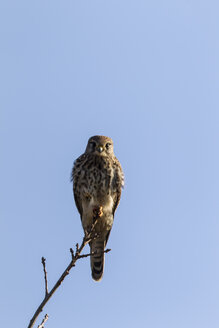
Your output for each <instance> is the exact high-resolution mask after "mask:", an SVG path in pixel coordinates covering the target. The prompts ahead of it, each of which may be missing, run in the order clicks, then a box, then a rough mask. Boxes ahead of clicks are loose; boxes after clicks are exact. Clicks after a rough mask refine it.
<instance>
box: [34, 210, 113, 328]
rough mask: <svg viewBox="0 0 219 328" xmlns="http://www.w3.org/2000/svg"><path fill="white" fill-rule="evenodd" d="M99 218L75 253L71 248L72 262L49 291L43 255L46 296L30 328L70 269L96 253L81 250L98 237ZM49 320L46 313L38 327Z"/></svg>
mask: <svg viewBox="0 0 219 328" xmlns="http://www.w3.org/2000/svg"><path fill="white" fill-rule="evenodd" d="M98 219H99V216H96V217H94V223H93V225H92V227H91V229H90V231H89V232H86V233H85V235H84V238H83V240H82V243H81V245H80V247H79V245H78V244H76V251H75V253H74V251H73V249H72V248H70V253H71V262H70V263H69V265H68V266H67V268H66V269H65V270H64V272H63V273H62V275H61V276H60V278H59V279H58V280H57V282H56V283H55V285H54V286H53V288H52V289H51V290H50V291H48V281H47V271H46V260H45V258H44V257H42V264H43V271H44V281H45V297H44V299H43V300H42V302H41V303H40V305H39V306H38V308H37V310H36V312H35V313H34V315H33V317H32V319H31V320H30V323H29V325H28V328H32V327H33V326H34V324H35V322H36V319H37V318H38V316H39V314H40V313H41V312H42V311H43V308H44V306H45V305H46V303H47V302H48V301H49V299H50V298H51V297H52V295H53V294H54V293H55V291H56V290H57V288H58V287H59V286H60V285H61V283H62V282H63V280H64V279H65V277H66V276H67V275H68V274H69V271H70V270H71V269H72V268H73V267H74V266H75V263H76V261H77V260H79V259H81V258H84V257H88V256H92V255H94V254H95V253H89V254H83V255H81V252H82V251H83V249H84V247H85V246H86V245H87V244H88V243H89V242H90V241H91V240H92V239H95V238H96V237H97V235H96V234H95V233H94V228H95V225H96V223H97V221H98ZM109 251H110V249H106V250H105V251H103V252H104V253H108V252H109ZM47 320H48V315H46V316H45V317H44V319H43V321H42V323H41V324H40V325H39V326H38V328H43V327H44V323H45V322H46V321H47Z"/></svg>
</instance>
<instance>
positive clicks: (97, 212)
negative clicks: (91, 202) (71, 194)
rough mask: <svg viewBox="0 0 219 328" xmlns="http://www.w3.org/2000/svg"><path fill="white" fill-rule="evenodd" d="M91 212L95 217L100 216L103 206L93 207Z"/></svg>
mask: <svg viewBox="0 0 219 328" xmlns="http://www.w3.org/2000/svg"><path fill="white" fill-rule="evenodd" d="M93 213H94V216H95V217H99V218H101V216H102V215H103V207H102V206H98V207H95V208H94V209H93Z"/></svg>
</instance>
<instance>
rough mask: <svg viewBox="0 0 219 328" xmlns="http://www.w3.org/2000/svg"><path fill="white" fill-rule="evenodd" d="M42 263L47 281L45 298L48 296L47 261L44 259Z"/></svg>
mask: <svg viewBox="0 0 219 328" xmlns="http://www.w3.org/2000/svg"><path fill="white" fill-rule="evenodd" d="M41 262H42V264H43V271H44V280H45V296H46V295H47V294H48V280H47V272H46V259H45V257H42V259H41Z"/></svg>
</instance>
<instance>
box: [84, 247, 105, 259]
mask: <svg viewBox="0 0 219 328" xmlns="http://www.w3.org/2000/svg"><path fill="white" fill-rule="evenodd" d="M110 251H111V249H110V248H107V249H105V251H103V252H98V255H99V254H103V253H108V252H110ZM92 255H96V252H92V253H89V254H83V255H79V256H78V259H83V258H85V257H88V256H92Z"/></svg>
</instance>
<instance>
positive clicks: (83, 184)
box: [72, 136, 124, 281]
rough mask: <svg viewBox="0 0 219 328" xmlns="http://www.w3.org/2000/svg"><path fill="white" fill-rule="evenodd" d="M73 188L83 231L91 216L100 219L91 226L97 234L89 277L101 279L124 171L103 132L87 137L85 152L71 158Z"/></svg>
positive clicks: (92, 246)
mask: <svg viewBox="0 0 219 328" xmlns="http://www.w3.org/2000/svg"><path fill="white" fill-rule="evenodd" d="M72 180H73V192H74V199H75V203H76V206H77V209H78V211H79V213H80V216H81V222H82V226H83V229H84V231H85V232H88V231H90V229H91V227H92V224H93V218H94V216H95V215H96V214H97V213H98V215H99V219H98V221H97V222H96V225H95V227H94V232H95V233H96V235H97V238H95V239H93V240H91V242H90V249H91V253H93V255H92V256H91V258H90V264H91V274H92V278H93V279H94V280H96V281H99V280H101V278H102V276H103V268H104V249H105V246H106V243H107V241H108V238H109V234H110V231H111V228H112V225H113V219H114V214H115V210H116V208H117V206H118V204H119V201H120V197H121V190H122V187H123V185H124V175H123V171H122V168H121V165H120V163H119V161H118V159H117V158H116V156H115V155H114V151H113V141H112V139H111V138H109V137H105V136H93V137H91V138H90V139H89V140H88V144H87V147H86V150H85V153H84V154H82V155H81V156H80V157H79V158H78V159H76V161H75V162H74V166H73V169H72Z"/></svg>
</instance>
